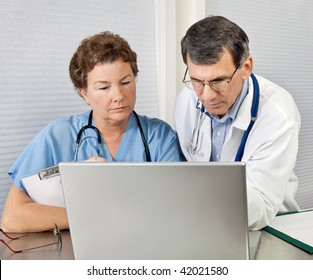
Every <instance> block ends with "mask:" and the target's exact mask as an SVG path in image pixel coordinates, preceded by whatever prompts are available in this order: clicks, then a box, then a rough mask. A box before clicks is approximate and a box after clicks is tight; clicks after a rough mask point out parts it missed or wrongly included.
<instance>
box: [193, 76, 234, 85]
mask: <svg viewBox="0 0 313 280" xmlns="http://www.w3.org/2000/svg"><path fill="white" fill-rule="evenodd" d="M189 77H190V80H194V81H199V82H206V83H212V82H218V81H222V80H225V79H229V78H230V77H229V76H225V75H221V76H219V77H216V78H215V79H213V80H210V81H204V80H200V79H197V78H195V77H192V76H189Z"/></svg>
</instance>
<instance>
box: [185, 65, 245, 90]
mask: <svg viewBox="0 0 313 280" xmlns="http://www.w3.org/2000/svg"><path fill="white" fill-rule="evenodd" d="M240 66H241V63H239V64H238V66H237V67H236V69H235V70H234V72H233V74H232V75H231V76H230V77H229V78H225V79H223V80H220V81H216V80H213V81H211V82H208V83H206V82H203V81H201V80H196V79H193V80H192V79H191V80H187V81H186V80H185V79H186V75H187V72H188V67H186V71H185V74H184V78H183V80H182V82H183V83H184V84H185V85H186V87H187V88H189V89H191V90H194V91H202V90H203V89H204V87H205V86H206V85H207V86H209V87H210V88H211V89H212V90H214V91H215V92H221V90H218V89H214V83H215V84H216V83H226V84H227V88H228V85H229V83H230V82H231V80H232V78H233V77H234V75H235V74H236V72H237V70H238V69H239V68H240ZM227 80H228V81H227ZM193 82H197V83H199V84H202V88H201V89H195V88H194V87H193V85H192V83H193ZM212 83H213V86H212ZM227 88H225V89H223V90H226V89H227Z"/></svg>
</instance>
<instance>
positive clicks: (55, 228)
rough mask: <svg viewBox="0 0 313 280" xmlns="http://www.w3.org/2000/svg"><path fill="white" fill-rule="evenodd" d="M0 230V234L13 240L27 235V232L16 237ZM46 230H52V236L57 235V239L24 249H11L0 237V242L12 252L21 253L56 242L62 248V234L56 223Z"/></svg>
mask: <svg viewBox="0 0 313 280" xmlns="http://www.w3.org/2000/svg"><path fill="white" fill-rule="evenodd" d="M0 231H1V232H2V234H3V235H4V236H6V237H7V238H9V239H10V240H11V241H14V240H18V239H21V238H23V237H26V236H29V234H26V235H22V236H18V237H12V236H10V235H9V234H7V233H6V232H5V231H4V230H3V229H1V228H0ZM48 231H53V234H54V236H56V237H57V241H56V242H53V243H49V244H44V245H40V246H35V247H31V248H26V249H22V250H15V249H13V248H12V247H11V246H10V245H9V244H8V243H7V242H6V241H4V240H3V239H2V238H1V239H0V242H1V243H2V244H4V245H5V246H6V247H7V248H8V249H9V250H10V251H11V252H13V253H22V252H25V251H30V250H35V249H39V248H43V247H48V246H52V245H56V244H60V249H61V248H62V245H63V242H62V235H61V232H60V230H59V228H58V226H57V225H56V224H54V228H53V229H51V230H48ZM43 232H47V231H43Z"/></svg>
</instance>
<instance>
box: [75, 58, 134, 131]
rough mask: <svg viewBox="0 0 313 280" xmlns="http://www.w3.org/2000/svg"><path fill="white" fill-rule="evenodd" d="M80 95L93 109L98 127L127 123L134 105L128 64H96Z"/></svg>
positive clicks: (118, 62)
mask: <svg viewBox="0 0 313 280" xmlns="http://www.w3.org/2000/svg"><path fill="white" fill-rule="evenodd" d="M80 93H81V94H82V96H83V97H84V99H85V101H86V102H87V103H88V104H89V105H90V106H91V108H92V109H93V118H94V121H95V122H96V124H97V125H100V126H101V125H102V124H110V125H114V126H118V125H121V124H123V123H125V122H128V120H129V117H130V115H131V113H132V111H133V109H134V106H135V102H136V79H135V77H134V74H133V71H132V69H131V67H130V64H129V63H128V62H123V61H122V60H117V61H114V62H112V63H103V64H101V63H99V64H97V65H96V66H95V67H94V68H93V69H92V70H91V71H90V72H89V73H88V76H87V88H84V89H81V90H80Z"/></svg>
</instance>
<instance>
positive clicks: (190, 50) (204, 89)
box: [174, 16, 301, 230]
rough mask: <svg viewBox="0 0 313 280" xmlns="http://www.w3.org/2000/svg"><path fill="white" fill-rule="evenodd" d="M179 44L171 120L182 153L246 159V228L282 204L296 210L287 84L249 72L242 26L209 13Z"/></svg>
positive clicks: (295, 126) (294, 123)
mask: <svg viewBox="0 0 313 280" xmlns="http://www.w3.org/2000/svg"><path fill="white" fill-rule="evenodd" d="M181 49H182V56H183V60H184V62H185V64H186V65H187V69H186V73H185V76H184V80H183V81H184V83H185V85H186V88H184V89H183V91H182V92H181V94H180V95H179V96H178V97H177V101H176V105H175V114H174V123H175V128H176V130H177V133H178V136H179V141H180V145H181V147H182V150H183V153H184V155H185V157H186V158H187V160H188V161H234V160H236V161H243V162H245V163H246V171H247V196H248V214H249V228H250V229H254V230H257V229H260V228H262V227H264V226H266V225H267V224H268V223H269V222H270V221H271V220H272V219H273V218H274V217H275V215H276V214H277V213H278V212H279V211H291V210H298V209H299V207H298V205H297V203H296V201H295V198H294V196H295V193H296V191H297V188H298V179H297V177H296V175H295V173H294V167H295V164H296V157H297V152H298V135H299V129H300V121H301V120H300V115H299V112H298V109H297V106H296V104H295V103H294V101H293V99H292V97H291V95H290V94H289V93H288V92H287V91H286V90H284V89H283V88H281V87H279V86H278V85H276V84H274V83H272V82H270V81H268V80H266V79H264V78H262V77H260V76H254V75H253V74H252V69H253V58H252V56H251V55H250V53H249V40H248V37H247V35H246V33H245V32H244V31H243V30H242V29H241V28H240V27H239V26H238V25H236V24H235V23H233V22H231V21H229V20H228V19H226V18H224V17H221V16H210V17H207V18H204V19H203V20H200V21H199V22H197V23H195V24H194V25H192V26H191V27H190V28H189V30H188V31H187V33H186V35H185V36H184V38H183V39H182V41H181ZM258 88H259V90H258ZM248 127H249V128H248Z"/></svg>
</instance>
